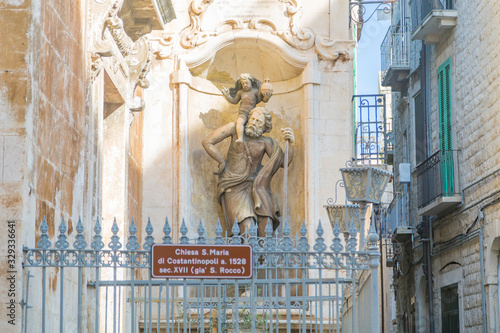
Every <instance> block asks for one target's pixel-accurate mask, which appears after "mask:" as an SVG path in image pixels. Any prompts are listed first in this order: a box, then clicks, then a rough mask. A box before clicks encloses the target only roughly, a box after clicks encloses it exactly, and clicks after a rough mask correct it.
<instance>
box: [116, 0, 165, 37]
mask: <svg viewBox="0 0 500 333" xmlns="http://www.w3.org/2000/svg"><path fill="white" fill-rule="evenodd" d="M119 16H120V18H121V19H122V20H123V26H124V29H125V31H126V32H127V35H129V37H130V38H132V40H133V41H136V40H137V39H138V38H140V37H141V36H144V35H145V34H147V33H150V32H151V30H163V28H164V26H165V25H166V24H167V23H168V22H170V21H172V20H173V19H174V18H175V12H174V8H173V5H172V0H125V1H124V2H123V6H122V8H121V10H120V14H119Z"/></svg>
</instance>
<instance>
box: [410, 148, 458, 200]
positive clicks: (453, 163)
mask: <svg viewBox="0 0 500 333" xmlns="http://www.w3.org/2000/svg"><path fill="white" fill-rule="evenodd" d="M457 154H458V151H457V150H439V151H437V152H436V153H434V154H433V155H432V156H431V157H429V158H428V159H427V160H425V161H424V162H422V163H421V164H419V165H418V166H417V183H418V206H419V208H422V207H425V206H427V205H428V204H429V203H431V202H432V201H434V200H436V199H437V198H439V197H449V196H454V195H459V194H460V191H459V189H458V181H457V180H456V178H457V176H458V158H457Z"/></svg>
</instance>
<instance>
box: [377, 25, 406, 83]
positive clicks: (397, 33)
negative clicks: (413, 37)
mask: <svg viewBox="0 0 500 333" xmlns="http://www.w3.org/2000/svg"><path fill="white" fill-rule="evenodd" d="M404 22H405V23H404V24H403V25H397V26H391V27H389V30H387V34H386V35H385V38H384V41H383V42H382V45H381V46H380V55H381V56H380V59H381V62H382V63H381V69H382V73H383V75H382V81H387V79H388V76H389V75H390V74H392V73H391V70H392V71H394V70H395V71H398V70H401V71H409V69H410V27H409V25H408V24H407V22H408V18H407V19H405V20H404ZM406 75H407V73H406ZM406 75H405V76H406ZM384 83H387V85H391V84H390V82H384ZM383 85H384V84H383Z"/></svg>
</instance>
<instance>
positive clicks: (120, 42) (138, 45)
mask: <svg viewBox="0 0 500 333" xmlns="http://www.w3.org/2000/svg"><path fill="white" fill-rule="evenodd" d="M120 3H121V1H119V0H117V1H115V2H113V4H112V5H111V7H110V9H109V11H108V13H107V15H106V17H105V21H104V22H103V26H102V30H101V31H100V35H99V36H96V38H95V39H94V43H93V45H94V49H95V51H94V52H93V53H92V72H91V79H92V78H93V79H95V77H97V75H99V73H100V71H101V68H102V60H101V59H100V58H101V57H111V56H112V57H113V62H112V63H113V71H114V72H115V74H116V72H117V69H120V68H121V69H122V72H123V75H124V77H125V78H128V85H129V87H130V90H129V93H128V94H130V95H129V96H130V97H129V98H128V100H129V103H130V104H132V105H131V109H132V110H133V111H142V110H143V109H144V101H143V100H142V98H140V97H139V98H136V97H134V93H135V90H136V88H137V87H141V88H147V87H149V81H148V80H147V79H146V76H147V74H148V73H149V70H150V67H151V57H152V54H153V52H152V48H151V43H150V41H149V40H148V38H147V37H146V36H142V37H141V38H139V39H138V40H136V41H135V42H134V41H132V39H131V38H130V37H129V36H128V35H127V33H126V32H125V30H124V28H123V21H122V20H121V19H120V18H119V17H118V12H119V10H120V7H121V4H120ZM106 29H107V30H109V33H106ZM110 35H111V37H106V36H110ZM113 42H114V44H116V46H115V49H116V47H117V48H118V50H119V51H120V54H121V55H122V57H120V55H119V54H114V52H113V45H112V44H113ZM125 67H128V71H127V70H126V68H125ZM127 72H128V73H127Z"/></svg>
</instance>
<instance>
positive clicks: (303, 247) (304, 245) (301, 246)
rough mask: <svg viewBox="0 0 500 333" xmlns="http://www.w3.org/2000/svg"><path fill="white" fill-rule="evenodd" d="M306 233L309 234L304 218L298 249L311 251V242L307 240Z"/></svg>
mask: <svg viewBox="0 0 500 333" xmlns="http://www.w3.org/2000/svg"><path fill="white" fill-rule="evenodd" d="M306 235H307V227H306V221H305V220H302V226H301V227H300V238H299V245H298V246H297V250H299V251H300V252H307V251H309V243H308V241H307V237H306Z"/></svg>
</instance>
